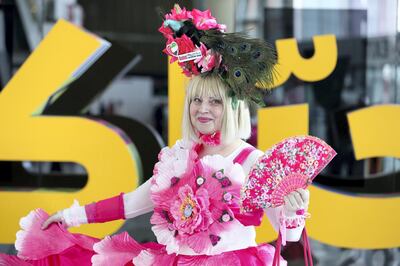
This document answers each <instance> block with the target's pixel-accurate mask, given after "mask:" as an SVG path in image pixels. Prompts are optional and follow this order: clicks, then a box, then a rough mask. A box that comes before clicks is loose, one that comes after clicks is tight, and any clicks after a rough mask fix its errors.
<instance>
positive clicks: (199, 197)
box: [171, 185, 213, 235]
mask: <svg viewBox="0 0 400 266" xmlns="http://www.w3.org/2000/svg"><path fill="white" fill-rule="evenodd" d="M178 195H179V197H178V198H177V199H176V200H175V201H174V203H173V204H172V206H171V214H172V217H173V218H174V227H175V228H176V229H177V230H179V231H180V232H184V233H186V234H189V235H191V234H193V233H195V232H201V231H204V230H206V229H207V228H208V227H209V225H210V224H211V223H212V222H213V220H212V217H211V212H210V210H209V207H210V201H209V195H208V192H207V190H205V189H198V190H197V191H196V192H193V190H192V188H191V187H190V186H189V185H185V186H183V187H180V188H179V192H178Z"/></svg>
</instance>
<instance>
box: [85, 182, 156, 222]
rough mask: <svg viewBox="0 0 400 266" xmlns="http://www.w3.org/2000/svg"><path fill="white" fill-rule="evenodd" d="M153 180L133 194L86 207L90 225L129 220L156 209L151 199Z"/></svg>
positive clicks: (122, 195)
mask: <svg viewBox="0 0 400 266" xmlns="http://www.w3.org/2000/svg"><path fill="white" fill-rule="evenodd" d="M150 187H151V178H150V179H149V180H147V181H146V182H145V183H144V184H142V185H141V186H139V187H138V188H137V189H135V190H134V191H132V192H129V193H126V194H125V193H121V194H120V195H118V196H115V197H112V198H109V199H105V200H101V201H99V202H95V203H92V204H89V205H86V206H85V212H86V216H87V221H88V223H104V222H108V221H113V220H118V219H129V218H134V217H136V216H139V215H142V214H145V213H148V212H150V211H152V210H153V209H154V205H153V202H152V201H151V199H150Z"/></svg>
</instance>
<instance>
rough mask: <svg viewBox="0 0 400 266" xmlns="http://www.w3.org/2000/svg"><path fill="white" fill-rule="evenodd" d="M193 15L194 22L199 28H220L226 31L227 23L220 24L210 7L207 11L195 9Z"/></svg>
mask: <svg viewBox="0 0 400 266" xmlns="http://www.w3.org/2000/svg"><path fill="white" fill-rule="evenodd" d="M191 15H192V17H193V24H194V25H195V26H196V28H197V29H199V30H209V29H219V30H221V31H225V29H226V26H225V25H223V24H218V22H217V20H216V19H215V18H214V17H213V16H211V11H210V10H209V9H207V10H205V11H200V10H198V9H193V11H192V14H191Z"/></svg>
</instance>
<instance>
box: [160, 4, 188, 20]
mask: <svg viewBox="0 0 400 266" xmlns="http://www.w3.org/2000/svg"><path fill="white" fill-rule="evenodd" d="M165 18H166V19H172V20H188V19H192V18H193V16H192V12H190V11H187V10H186V8H183V9H182V8H181V7H180V6H179V5H178V4H175V5H174V8H173V9H171V13H169V14H166V15H165Z"/></svg>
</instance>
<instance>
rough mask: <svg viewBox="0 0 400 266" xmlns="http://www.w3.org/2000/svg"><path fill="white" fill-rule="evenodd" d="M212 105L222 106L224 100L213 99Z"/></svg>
mask: <svg viewBox="0 0 400 266" xmlns="http://www.w3.org/2000/svg"><path fill="white" fill-rule="evenodd" d="M210 103H211V104H212V105H220V104H222V100H220V99H211V100H210Z"/></svg>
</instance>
